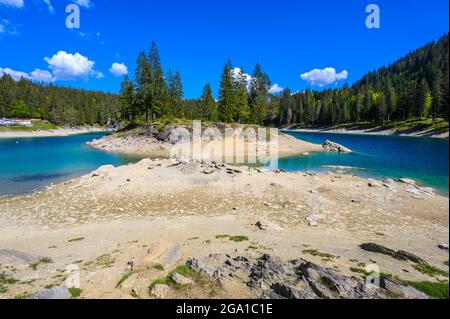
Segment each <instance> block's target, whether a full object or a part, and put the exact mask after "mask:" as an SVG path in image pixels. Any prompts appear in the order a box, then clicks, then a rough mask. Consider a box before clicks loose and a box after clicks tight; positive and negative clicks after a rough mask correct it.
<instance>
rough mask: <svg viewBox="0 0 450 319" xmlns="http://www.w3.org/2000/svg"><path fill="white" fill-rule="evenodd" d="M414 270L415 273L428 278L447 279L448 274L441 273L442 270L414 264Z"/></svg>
mask: <svg viewBox="0 0 450 319" xmlns="http://www.w3.org/2000/svg"><path fill="white" fill-rule="evenodd" d="M414 269H416V270H417V271H419V272H421V273H422V274H425V275H428V276H430V277H434V276H443V277H448V272H446V271H443V270H441V269H439V268H436V267H434V266H431V265H422V264H416V265H414Z"/></svg>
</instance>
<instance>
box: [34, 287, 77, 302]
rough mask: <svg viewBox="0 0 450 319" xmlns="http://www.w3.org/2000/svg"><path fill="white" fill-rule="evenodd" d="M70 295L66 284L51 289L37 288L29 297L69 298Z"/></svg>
mask: <svg viewBox="0 0 450 319" xmlns="http://www.w3.org/2000/svg"><path fill="white" fill-rule="evenodd" d="M71 298H72V296H71V294H70V292H69V289H68V288H67V287H66V286H64V285H63V286H59V287H54V288H51V289H42V290H39V291H38V292H37V293H36V294H34V295H33V296H32V297H31V298H30V299H48V300H50V299H56V300H63V299H71Z"/></svg>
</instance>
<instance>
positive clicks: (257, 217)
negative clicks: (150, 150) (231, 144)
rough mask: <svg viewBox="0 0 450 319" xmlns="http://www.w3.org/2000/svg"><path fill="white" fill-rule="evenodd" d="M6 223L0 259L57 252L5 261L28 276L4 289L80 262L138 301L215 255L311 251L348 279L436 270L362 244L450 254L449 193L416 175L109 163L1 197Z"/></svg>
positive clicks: (286, 256) (417, 277) (37, 285)
mask: <svg viewBox="0 0 450 319" xmlns="http://www.w3.org/2000/svg"><path fill="white" fill-rule="evenodd" d="M258 222H259V223H258ZM257 225H260V226H257ZM0 228H1V229H2V236H1V238H0V243H1V244H0V260H1V258H2V253H1V250H2V249H6V250H8V249H9V250H11V249H12V250H15V251H19V252H23V253H27V254H35V255H37V256H42V257H48V258H51V260H52V262H51V263H48V264H41V265H39V266H38V267H39V268H38V269H37V270H33V269H31V268H30V267H29V265H28V264H25V265H23V266H21V265H13V266H14V268H5V267H4V268H3V270H5V271H6V274H7V275H8V274H9V275H10V276H11V277H14V278H17V279H18V280H20V281H19V283H17V284H13V285H10V286H8V287H7V288H8V291H7V292H6V293H4V294H0V298H2V297H8V296H9V297H14V296H17V295H20V294H24V293H25V292H27V293H34V292H36V291H39V289H42V287H45V286H51V285H53V286H55V285H56V286H57V285H59V284H61V279H58V278H60V276H59V275H58V274H60V272H59V270H61V269H65V268H66V267H67V265H70V264H75V265H78V267H79V268H80V270H81V280H82V282H81V289H82V290H83V292H82V295H81V298H131V297H132V296H130V292H131V291H132V290H133V291H135V292H137V295H139V297H141V298H158V297H160V298H170V297H172V296H180V295H178V294H179V293H180V292H179V291H177V290H176V289H175V290H174V288H171V287H165V291H166V290H167V291H166V294H165V295H162V296H159V295H158V296H155V295H154V294H153V293H151V294H149V289H148V287H149V285H150V284H151V283H152V281H153V280H155V279H156V278H160V277H161V276H164V275H166V274H167V273H169V272H170V271H172V270H173V269H175V268H176V267H177V266H180V265H183V264H184V263H185V262H186V261H187V260H189V259H190V258H207V256H210V255H211V254H213V255H214V254H229V255H230V256H233V257H236V256H243V257H245V258H247V259H249V260H256V259H258V258H260V257H261V256H262V255H264V254H269V255H271V256H277V257H280V258H282V260H292V259H297V258H302V259H304V260H308V261H312V262H314V263H317V264H318V265H321V266H323V267H327V268H330V269H334V270H335V271H338V272H339V273H340V274H342V275H345V276H359V275H358V274H356V273H354V272H353V271H352V270H351V269H353V268H355V267H356V268H357V267H360V266H358V265H363V264H364V265H366V264H370V263H372V262H376V264H377V265H378V266H379V267H380V269H381V270H382V271H383V272H384V273H389V274H392V275H393V276H399V277H401V278H403V279H405V280H413V281H432V282H436V278H435V277H430V276H428V275H426V274H423V273H421V272H420V271H418V270H417V269H416V268H414V267H415V266H414V264H413V263H409V262H405V261H401V260H397V259H395V258H392V257H390V256H386V255H382V254H379V253H370V252H367V251H364V250H362V249H361V248H359V245H361V244H362V243H366V242H373V243H377V244H381V245H385V246H386V247H390V248H392V249H395V250H404V251H407V252H411V253H413V254H417V256H420V257H421V258H424V259H425V260H426V261H427V262H428V263H430V265H433V266H434V267H437V268H440V269H445V266H444V265H443V262H445V261H447V260H448V251H445V250H442V249H440V248H438V245H439V244H441V243H446V242H447V241H448V230H449V224H448V198H445V197H443V196H440V195H439V194H436V193H435V192H433V191H431V190H430V189H428V188H422V187H419V186H417V185H415V183H414V182H413V181H408V180H405V181H404V182H400V181H392V180H385V181H373V180H370V179H366V178H361V177H356V176H352V175H348V174H340V173H323V174H315V173H311V172H310V173H307V172H298V173H284V172H269V171H266V170H261V169H258V168H249V167H235V166H230V165H226V164H220V163H215V164H214V162H188V161H174V160H163V159H154V160H151V159H144V160H142V161H140V162H138V163H136V164H131V165H127V166H119V167H112V166H103V167H100V168H99V169H97V170H96V171H94V172H92V173H90V174H87V175H85V176H83V177H81V178H76V179H73V180H70V181H67V182H64V183H60V184H57V185H52V186H49V187H47V188H46V189H45V190H43V191H40V192H37V193H34V194H31V195H23V196H14V197H2V198H0ZM17 234H22V235H21V236H17ZM231 236H236V238H238V239H239V240H236V241H233V240H230V239H229V238H231ZM311 254H312V255H311ZM317 254H318V255H317ZM314 255H316V256H314ZM322 255H323V256H327V258H324V257H321V256H322ZM9 260H11V258H10V259H9ZM130 262H132V264H133V265H134V269H133V270H132V271H131V272H132V274H133V275H132V276H131V277H130V278H129V279H127V280H126V282H125V283H124V284H123V285H122V286H118V285H117V283H118V282H119V281H120V280H121V278H123V276H124V275H125V274H128V273H130V268H129V266H127V264H128V265H129V264H130ZM0 263H1V264H3V265H9V263H8V262H7V261H6V262H5V260H3V261H2V262H0ZM155 265H162V266H163V267H160V266H158V267H159V268H161V269H163V270H158V269H156V268H155V267H156V266H155ZM361 267H362V266H361ZM362 268H364V267H362ZM11 269H14V270H11ZM405 269H406V270H407V271H408V272H405V271H404V270H405ZM60 275H61V274H60ZM438 278H441V277H438ZM33 279H34V281H33V282H32V283H30V284H27V285H24V284H21V283H20V282H30V280H33ZM238 279H239V278H235V280H238ZM230 280H231V279H230ZM228 283H229V282H228V281H227V280H225V282H224V283H223V286H222V285H221V286H220V287H219V289H218V290H217V291H216V295H215V296H217V297H219V298H220V297H222V298H258V297H259V296H260V294H261V291H260V290H257V289H256V290H255V289H250V288H249V287H247V286H246V284H245V282H239V281H238V282H233V284H230V285H228ZM202 288H203V287H199V286H198V285H197V284H195V285H194V286H193V287H192V288H191V289H189V290H188V291H189V294H188V298H196V297H205V294H204V291H203V290H202Z"/></svg>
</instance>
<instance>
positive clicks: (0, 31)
mask: <svg viewBox="0 0 450 319" xmlns="http://www.w3.org/2000/svg"><path fill="white" fill-rule="evenodd" d="M3 32H5V27H4V26H3V24H1V23H0V34H2V33H3Z"/></svg>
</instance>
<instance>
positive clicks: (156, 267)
mask: <svg viewBox="0 0 450 319" xmlns="http://www.w3.org/2000/svg"><path fill="white" fill-rule="evenodd" d="M153 269H156V270H159V271H164V266H163V265H161V264H154V265H153Z"/></svg>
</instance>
